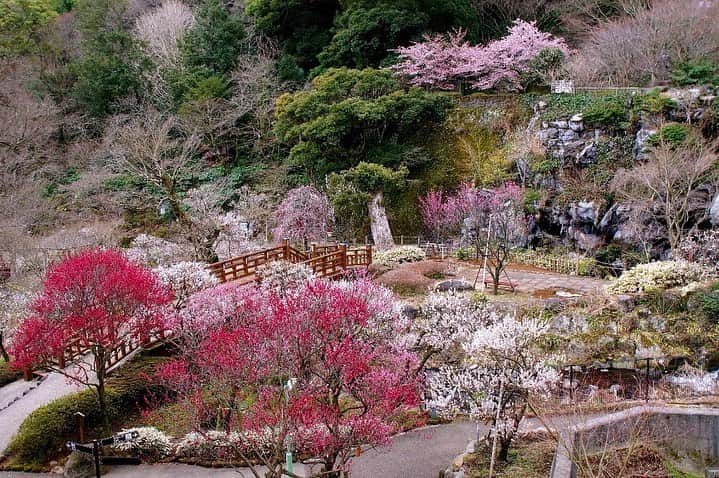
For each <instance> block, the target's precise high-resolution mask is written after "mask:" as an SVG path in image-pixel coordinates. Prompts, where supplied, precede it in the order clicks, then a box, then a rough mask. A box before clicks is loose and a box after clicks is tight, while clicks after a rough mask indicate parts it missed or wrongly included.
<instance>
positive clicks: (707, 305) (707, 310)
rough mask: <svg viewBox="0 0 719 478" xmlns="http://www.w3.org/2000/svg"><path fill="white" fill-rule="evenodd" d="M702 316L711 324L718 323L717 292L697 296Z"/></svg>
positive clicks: (718, 299) (718, 294)
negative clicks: (711, 322)
mask: <svg viewBox="0 0 719 478" xmlns="http://www.w3.org/2000/svg"><path fill="white" fill-rule="evenodd" d="M699 299H700V304H701V308H702V311H703V312H704V314H705V315H706V316H707V318H709V319H710V320H712V321H713V322H715V323H716V322H719V291H716V290H712V291H710V292H703V293H701V294H700V295H699Z"/></svg>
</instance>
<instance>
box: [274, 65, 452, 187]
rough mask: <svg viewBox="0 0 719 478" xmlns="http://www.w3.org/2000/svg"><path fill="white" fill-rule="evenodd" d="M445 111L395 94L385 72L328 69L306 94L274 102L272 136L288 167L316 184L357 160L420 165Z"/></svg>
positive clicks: (430, 96) (418, 96) (439, 99)
mask: <svg viewBox="0 0 719 478" xmlns="http://www.w3.org/2000/svg"><path fill="white" fill-rule="evenodd" d="M450 107H451V102H450V100H449V98H447V97H445V96H443V95H439V94H434V93H428V92H426V91H422V90H418V89H410V90H408V91H406V90H403V89H401V88H400V85H399V84H398V82H397V80H395V79H394V77H393V76H392V73H391V72H389V71H386V70H375V69H371V68H370V69H365V70H351V69H347V68H339V69H332V70H329V71H327V72H326V73H325V74H323V75H320V76H318V77H317V78H315V80H314V81H313V82H312V89H310V90H309V91H301V92H298V93H294V94H285V95H283V96H281V97H280V98H279V100H278V101H277V121H276V124H275V133H276V134H277V137H278V138H279V139H280V141H282V142H283V143H284V144H285V145H287V146H288V147H289V148H291V149H290V154H289V161H290V163H291V164H292V165H293V166H295V167H298V168H299V169H300V171H301V172H302V173H304V174H305V175H306V176H307V177H308V178H310V179H312V180H315V181H319V180H321V178H323V177H324V175H325V174H327V173H330V172H333V171H340V170H343V169H347V168H351V167H353V166H355V165H357V164H358V163H359V162H360V161H363V160H364V161H368V162H375V163H381V164H384V165H386V166H389V167H396V166H398V165H400V164H407V166H409V167H412V166H415V165H417V164H421V163H423V162H426V161H427V160H428V157H427V155H426V154H425V153H424V151H423V150H422V149H421V148H420V145H421V143H422V141H421V140H422V138H423V136H424V135H425V134H426V133H427V132H429V131H431V130H432V129H433V127H435V126H436V125H437V124H438V123H440V122H441V121H442V120H443V119H444V117H445V115H446V113H447V111H448V110H449V108H450Z"/></svg>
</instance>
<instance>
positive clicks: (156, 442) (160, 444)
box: [114, 427, 173, 460]
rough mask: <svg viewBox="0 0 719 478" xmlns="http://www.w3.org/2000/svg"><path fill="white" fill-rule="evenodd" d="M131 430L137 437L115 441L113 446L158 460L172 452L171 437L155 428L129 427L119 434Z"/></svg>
mask: <svg viewBox="0 0 719 478" xmlns="http://www.w3.org/2000/svg"><path fill="white" fill-rule="evenodd" d="M133 432H134V433H137V438H135V439H134V440H130V441H125V442H121V443H117V444H116V445H114V448H115V449H117V450H120V451H126V452H132V453H135V454H137V455H140V456H141V457H143V458H145V459H150V460H159V459H162V458H165V457H167V456H170V455H171V454H172V452H173V449H172V448H173V447H172V438H171V437H170V436H169V435H167V434H165V433H164V432H161V431H160V430H158V429H157V428H155V427H136V428H129V429H125V430H122V431H120V435H123V434H125V433H133Z"/></svg>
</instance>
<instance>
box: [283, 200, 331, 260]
mask: <svg viewBox="0 0 719 478" xmlns="http://www.w3.org/2000/svg"><path fill="white" fill-rule="evenodd" d="M274 222H275V228H274V229H273V230H272V234H273V235H274V237H275V239H285V238H287V239H290V240H292V241H295V242H302V244H303V245H304V246H305V247H306V246H307V243H308V242H309V241H321V240H324V239H327V234H328V233H329V232H330V231H331V230H332V224H333V223H334V210H333V209H332V205H331V204H330V201H329V199H328V198H327V196H326V195H325V194H322V193H321V192H320V191H318V190H317V189H315V188H314V187H312V186H301V187H299V188H295V189H292V190H291V191H289V192H288V193H287V196H286V197H285V199H284V200H283V201H282V202H281V203H280V205H279V207H278V208H277V210H276V211H275V213H274Z"/></svg>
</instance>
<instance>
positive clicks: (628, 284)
mask: <svg viewBox="0 0 719 478" xmlns="http://www.w3.org/2000/svg"><path fill="white" fill-rule="evenodd" d="M708 276H709V271H708V269H706V268H704V267H702V266H700V265H699V264H694V263H691V262H685V261H662V262H650V263H649V264H639V265H638V266H636V267H634V268H632V269H629V270H628V271H626V272H624V273H623V274H622V275H621V276H620V277H619V278H618V279H617V280H615V281H614V282H612V283H611V284H610V285H609V286H607V290H608V291H609V292H611V293H614V294H639V293H645V292H652V291H657V290H664V289H669V288H672V287H680V286H684V285H687V284H689V283H691V282H696V281H700V280H702V279H705V278H707V277H708Z"/></svg>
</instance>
